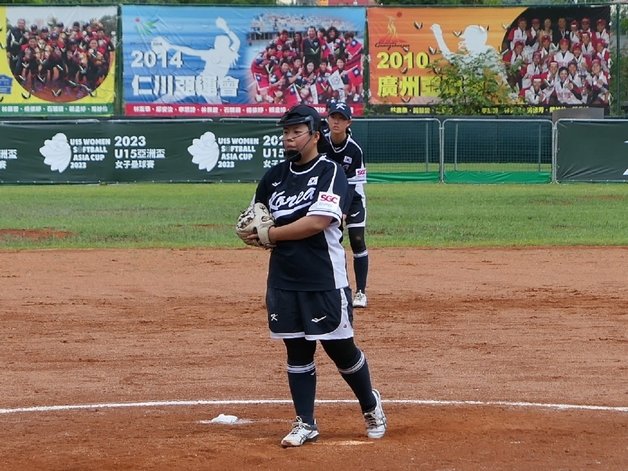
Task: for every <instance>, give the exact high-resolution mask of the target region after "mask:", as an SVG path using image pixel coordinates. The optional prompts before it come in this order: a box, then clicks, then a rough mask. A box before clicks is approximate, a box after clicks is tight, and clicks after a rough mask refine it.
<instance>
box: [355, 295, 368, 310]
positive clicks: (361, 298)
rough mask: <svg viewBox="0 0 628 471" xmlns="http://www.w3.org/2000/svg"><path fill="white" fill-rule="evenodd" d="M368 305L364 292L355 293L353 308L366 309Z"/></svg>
mask: <svg viewBox="0 0 628 471" xmlns="http://www.w3.org/2000/svg"><path fill="white" fill-rule="evenodd" d="M366 304H367V301H366V294H364V293H363V292H362V291H358V292H357V293H355V296H354V297H353V307H366Z"/></svg>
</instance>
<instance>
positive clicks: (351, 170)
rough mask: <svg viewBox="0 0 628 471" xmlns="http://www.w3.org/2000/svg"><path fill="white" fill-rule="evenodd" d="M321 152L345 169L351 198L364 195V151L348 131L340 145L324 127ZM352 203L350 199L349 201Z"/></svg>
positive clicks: (320, 142)
mask: <svg viewBox="0 0 628 471" xmlns="http://www.w3.org/2000/svg"><path fill="white" fill-rule="evenodd" d="M318 150H319V152H322V153H324V154H326V155H327V158H328V159H330V160H333V161H334V162H337V163H338V164H339V165H340V166H341V167H342V168H343V170H344V172H345V175H346V176H347V180H348V182H349V190H350V191H349V198H348V199H349V200H351V199H353V198H362V197H363V196H364V184H365V183H366V166H365V163H364V152H362V148H361V147H360V145H359V144H358V143H357V142H356V141H355V139H353V137H352V136H351V133H348V135H347V139H346V140H345V141H344V142H343V143H342V144H340V145H338V146H337V145H334V144H333V143H332V142H331V131H330V130H329V128H326V129H325V128H324V129H323V137H322V139H321V140H320V141H319V146H318ZM348 203H350V201H349V202H348Z"/></svg>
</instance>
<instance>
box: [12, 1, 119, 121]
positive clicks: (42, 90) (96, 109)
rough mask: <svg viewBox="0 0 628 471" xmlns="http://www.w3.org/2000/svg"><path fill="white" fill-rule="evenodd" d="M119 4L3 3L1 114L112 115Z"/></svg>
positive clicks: (49, 115)
mask: <svg viewBox="0 0 628 471" xmlns="http://www.w3.org/2000/svg"><path fill="white" fill-rule="evenodd" d="M117 23H118V15H117V7H115V6H110V7H61V6H55V7H21V6H16V7H13V6H7V7H0V25H2V26H4V27H3V30H2V31H3V32H4V31H6V35H5V34H4V33H3V37H2V39H1V40H0V44H1V45H2V46H3V47H2V49H1V50H0V116H20V117H22V116H46V117H51V116H53V117H54V116H78V115H80V116H85V115H92V116H112V115H113V114H114V101H115V96H116V95H115V90H116V73H115V71H116V53H115V47H116V42H117V31H116V28H117Z"/></svg>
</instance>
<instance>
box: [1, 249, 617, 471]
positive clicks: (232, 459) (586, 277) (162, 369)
mask: <svg viewBox="0 0 628 471" xmlns="http://www.w3.org/2000/svg"><path fill="white" fill-rule="evenodd" d="M370 253H371V267H372V268H371V274H370V280H369V285H370V289H369V307H368V308H367V309H365V310H360V311H357V312H356V321H355V327H356V331H357V335H356V338H357V342H358V345H359V346H360V347H361V348H362V349H363V350H364V351H365V353H366V355H367V358H368V359H369V364H370V366H371V371H372V375H373V378H374V382H375V384H376V386H377V387H378V388H379V389H380V390H381V391H382V395H383V398H384V401H385V402H384V407H385V410H386V411H387V414H388V419H389V424H390V428H389V432H388V434H387V435H386V437H385V438H384V439H382V440H377V441H373V440H369V439H367V438H366V437H365V435H364V425H363V422H362V419H361V417H360V414H359V409H358V406H357V403H354V402H351V401H350V402H348V403H347V402H342V401H347V400H350V399H352V395H351V394H350V392H349V390H348V387H347V386H346V385H345V383H344V382H343V381H342V380H341V378H340V376H339V375H338V373H337V372H336V371H335V370H334V368H333V367H332V366H331V363H330V361H329V360H328V359H327V357H326V356H325V355H324V354H323V352H322V349H319V352H318V353H317V360H318V384H319V386H318V398H319V399H322V400H325V401H326V402H323V403H320V404H319V405H318V406H317V416H318V423H319V427H320V430H321V438H320V439H319V441H318V442H317V443H314V444H308V445H306V446H304V447H302V448H300V449H288V450H284V449H282V448H281V447H280V446H279V440H280V439H281V437H282V436H283V435H284V434H285V433H286V432H287V431H288V430H289V427H290V422H291V420H292V418H293V414H294V412H293V410H292V407H291V405H290V403H289V396H288V390H287V382H286V374H285V359H284V352H283V346H282V344H281V343H280V342H275V341H271V340H270V339H269V338H268V334H267V330H266V320H265V310H264V306H263V293H264V285H265V276H266V263H267V256H268V254H267V253H266V252H264V251H263V250H260V249H251V248H243V249H240V250H134V251H123V250H86V251H63V250H55V251H23V252H0V293H1V294H0V299H1V303H0V320H1V322H2V342H1V344H0V360H1V364H2V381H1V382H0V469H2V470H4V471H12V470H20V471H23V470H87V469H90V470H110V469H111V470H113V469H115V470H175V469H185V470H186V471H191V470H208V469H212V470H213V469H216V470H221V469H298V470H310V469H311V470H314V469H328V470H336V469H340V468H342V469H343V470H344V471H350V470H397V469H399V470H402V469H417V470H484V469H486V470H605V471H607V470H625V469H628V407H627V406H628V334H627V333H628V313H627V312H628V248H627V247H619V248H540V249H513V250H509V249H498V250H480V249H469V250H420V249H404V250H402V249H385V250H384V249H380V250H371V251H370ZM218 401H225V402H218ZM56 406H67V407H56ZM221 413H223V414H231V415H236V416H237V417H238V418H239V419H240V420H239V421H238V423H236V424H231V425H230V424H214V423H209V420H210V419H212V418H214V417H216V416H218V415H219V414H221Z"/></svg>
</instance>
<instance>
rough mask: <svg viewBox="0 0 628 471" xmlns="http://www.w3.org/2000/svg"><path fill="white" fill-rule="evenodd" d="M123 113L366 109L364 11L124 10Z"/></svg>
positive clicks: (257, 113)
mask: <svg viewBox="0 0 628 471" xmlns="http://www.w3.org/2000/svg"><path fill="white" fill-rule="evenodd" d="M121 8H122V33H123V36H124V56H123V83H124V91H123V101H124V113H125V115H127V116H151V117H157V116H168V117H212V116H222V117H225V116H227V117H228V116H237V117H247V116H278V115H281V114H282V113H283V112H285V111H286V110H287V109H288V108H290V107H291V106H293V105H294V104H296V103H299V102H305V103H308V104H310V105H312V106H314V107H316V108H318V109H319V110H320V111H324V110H325V106H326V104H327V102H328V101H329V100H332V99H336V100H344V101H347V102H349V103H351V106H352V108H353V111H354V114H355V115H358V116H359V115H361V114H362V110H363V106H364V74H363V59H364V54H365V51H364V46H363V45H364V33H365V31H364V25H365V17H366V10H365V8H356V7H347V8H344V7H341V8H314V7H304V8H294V7H292V8H257V7H250V8H230V7H214V6H156V5H145V6H131V5H123V6H122V7H121Z"/></svg>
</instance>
